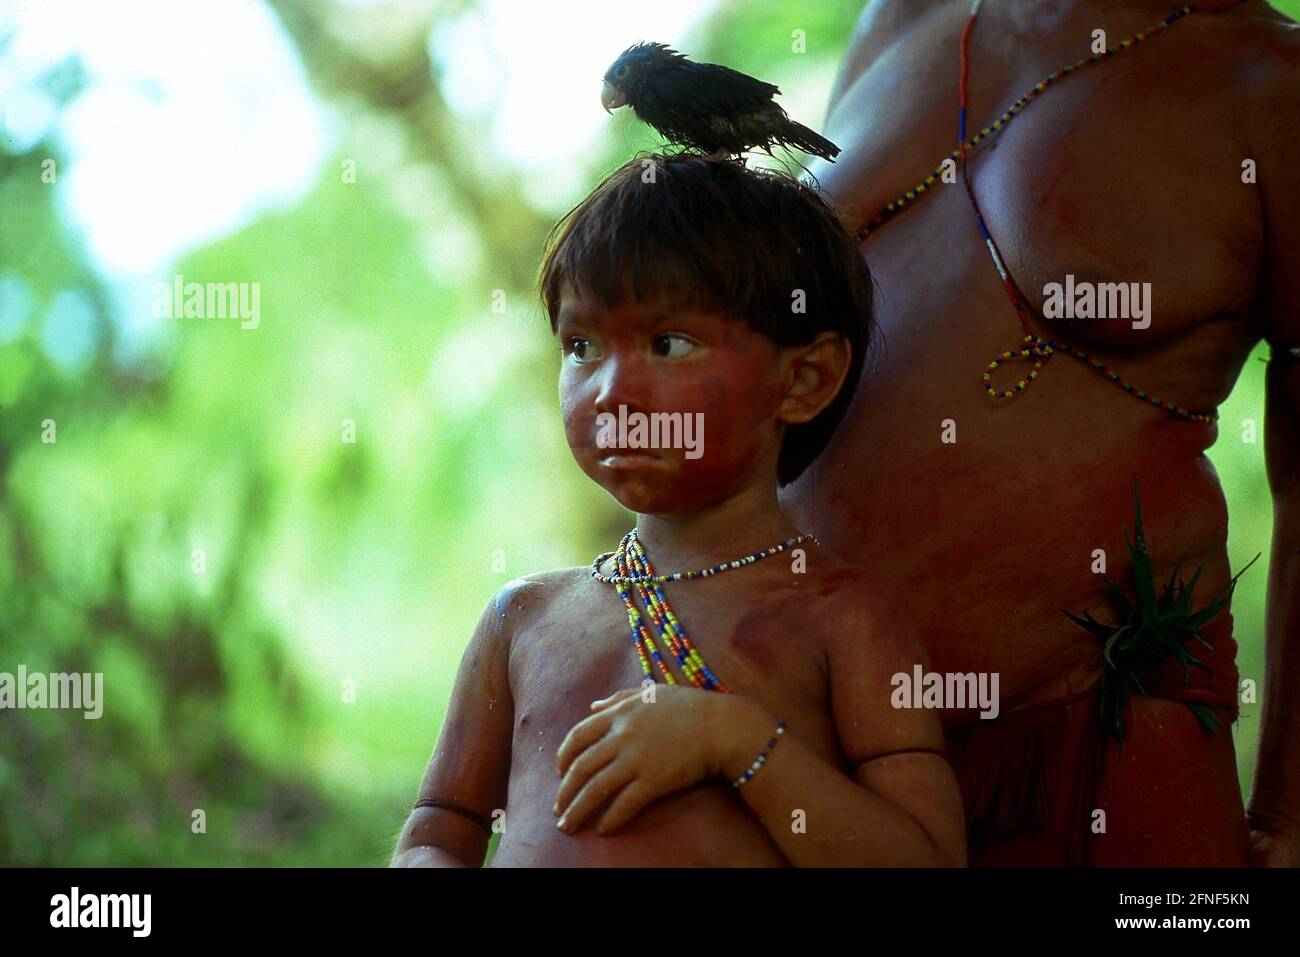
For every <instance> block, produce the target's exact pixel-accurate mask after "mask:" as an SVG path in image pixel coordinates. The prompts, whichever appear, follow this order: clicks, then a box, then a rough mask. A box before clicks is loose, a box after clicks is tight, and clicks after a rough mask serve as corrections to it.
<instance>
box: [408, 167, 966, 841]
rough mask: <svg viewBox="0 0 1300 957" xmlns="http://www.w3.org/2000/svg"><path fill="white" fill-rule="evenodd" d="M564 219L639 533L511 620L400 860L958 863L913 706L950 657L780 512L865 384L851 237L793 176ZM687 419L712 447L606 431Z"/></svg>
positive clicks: (594, 430) (518, 598)
mask: <svg viewBox="0 0 1300 957" xmlns="http://www.w3.org/2000/svg"><path fill="white" fill-rule="evenodd" d="M561 227H564V228H563V230H562V231H561V232H560V235H559V238H558V240H556V241H554V242H553V243H552V244H551V247H550V248H549V250H548V252H547V255H546V259H545V262H544V264H543V267H542V273H541V280H540V287H541V292H542V297H543V299H544V301H545V304H546V308H547V311H548V313H549V316H550V320H551V326H552V330H553V332H554V333H555V334H556V336H557V337H558V338H559V339H560V342H561V346H562V350H563V360H562V369H561V372H560V400H561V408H562V411H563V419H564V428H565V435H566V438H567V440H568V443H569V446H570V448H571V449H572V450H573V455H574V458H575V459H576V460H577V462H578V465H579V466H580V467H581V468H582V470H583V471H584V472H585V473H586V474H587V475H588V476H589V477H590V478H591V479H592V480H593V481H595V482H596V483H597V484H599V485H600V486H601V487H603V488H604V489H606V490H607V491H608V492H609V493H610V494H611V495H612V496H613V497H614V498H615V499H616V500H617V501H618V502H619V503H620V504H621V505H623V506H624V507H625V508H627V509H629V510H630V511H632V512H634V513H636V526H635V532H636V537H635V539H631V538H625V539H624V543H623V546H621V547H620V550H619V552H620V553H619V555H616V556H613V557H610V556H605V557H602V558H601V559H600V560H599V561H598V564H597V565H596V566H595V567H594V568H593V567H591V566H587V567H580V568H569V569H564V570H562V571H555V572H548V573H543V574H537V575H528V576H525V577H523V578H520V579H517V580H516V581H513V582H511V583H509V584H507V585H506V586H504V587H503V588H502V589H501V590H500V591H499V592H497V594H496V595H495V596H494V597H493V598H492V600H491V601H490V602H488V605H487V607H486V608H485V609H484V612H483V616H482V618H481V620H480V621H479V624H478V627H477V629H476V630H475V632H474V636H473V638H472V639H471V641H470V644H469V647H468V648H467V650H466V652H465V656H464V659H463V660H462V663H461V666H460V671H459V673H458V676H457V679H456V685H455V690H454V692H453V695H452V701H451V705H450V708H449V710H448V712H447V718H446V721H445V722H444V724H443V726H442V731H441V734H440V736H439V740H438V744H437V748H436V750H435V752H434V755H433V758H432V760H431V761H430V763H429V767H428V771H427V772H426V774H425V776H424V781H423V784H422V786H421V789H420V800H419V801H418V802H417V804H416V808H415V810H414V811H413V813H412V814H411V816H410V818H409V819H408V820H407V822H406V824H405V826H404V828H403V831H402V836H401V839H400V841H399V843H398V846H397V850H396V852H395V854H394V857H393V861H392V863H393V865H394V866H434V867H461V866H464V867H478V866H481V865H482V863H483V858H484V853H485V850H486V848H487V844H488V840H489V838H490V837H491V835H492V833H493V830H497V831H499V832H500V834H501V838H500V843H499V845H498V847H497V850H496V853H495V856H494V858H493V861H492V863H493V865H494V866H574V865H576V866H627V865H639V866H646V865H650V866H653V865H686V866H701V865H705V866H707V865H730V866H783V865H791V864H793V865H799V866H809V865H964V864H965V862H966V846H965V827H964V818H963V813H962V802H961V797H960V794H959V792H958V789H957V783H956V780H955V777H954V775H953V772H952V770H951V768H950V767H949V765H948V762H947V760H946V759H945V758H944V756H943V753H942V748H943V735H942V732H941V729H940V724H939V720H938V718H937V716H936V714H935V713H934V712H933V711H927V710H922V709H914V710H911V709H907V710H896V709H895V708H894V707H892V705H891V694H892V692H893V691H894V685H893V684H892V683H891V677H892V676H893V675H895V674H898V673H905V674H908V675H910V674H911V673H912V670H913V666H914V665H917V664H918V663H919V664H921V665H922V667H923V668H926V669H928V666H929V662H928V660H927V658H926V655H925V652H924V650H923V649H922V647H921V646H920V645H919V643H918V641H917V638H916V637H915V634H914V632H913V630H912V628H911V625H910V623H909V619H908V617H907V613H906V611H905V608H906V606H905V604H903V603H902V602H901V601H900V600H899V599H898V597H897V596H896V595H895V594H894V593H893V591H892V589H891V588H890V587H889V586H888V585H887V583H886V582H885V581H883V580H882V579H881V577H880V576H879V574H877V573H874V572H873V571H871V570H870V569H869V568H864V567H862V565H860V564H855V565H849V564H846V563H845V562H843V561H841V560H840V559H838V558H836V557H834V556H833V555H832V554H830V553H829V552H827V551H825V550H824V549H822V548H821V547H820V546H818V545H817V544H816V543H815V540H813V539H811V538H808V537H804V538H801V537H800V532H799V530H798V529H796V528H794V527H793V526H792V525H791V523H790V522H789V520H788V519H787V518H786V517H785V515H783V514H782V512H781V508H780V506H779V504H778V498H777V490H778V486H779V485H783V484H785V483H788V482H790V481H791V480H793V479H794V478H795V477H797V476H798V475H799V473H800V472H801V471H802V470H803V469H804V468H805V467H806V466H807V465H808V464H809V462H811V461H812V459H813V458H815V457H816V455H817V454H818V453H819V452H820V451H821V450H822V448H823V447H824V446H825V445H826V444H827V443H828V442H829V441H830V440H831V437H832V434H833V432H834V429H835V426H836V424H837V423H838V421H839V420H840V418H841V417H842V415H843V414H844V411H845V409H846V407H847V406H848V404H849V402H850V400H851V398H852V395H853V392H854V387H855V384H856V382H857V379H858V375H859V373H860V371H861V369H862V367H863V359H864V355H865V350H866V347H867V345H868V340H869V338H870V332H871V318H870V316H871V281H870V277H869V275H868V274H867V269H866V266H865V264H864V262H863V260H862V257H861V256H860V255H859V253H858V249H857V246H856V244H855V242H854V240H853V238H852V237H851V235H850V234H849V233H848V232H847V231H846V230H845V229H844V228H843V226H842V224H841V223H840V221H839V220H838V219H837V217H836V216H835V214H834V213H833V212H832V211H831V210H830V209H829V208H828V207H827V205H826V204H825V203H824V202H823V201H822V200H821V199H820V197H819V196H818V195H817V193H816V192H814V191H813V190H812V189H811V188H809V187H808V186H805V185H804V184H802V183H799V182H798V181H796V180H794V179H793V178H791V177H790V176H788V175H785V174H782V173H778V172H771V171H761V170H754V169H749V168H746V167H745V166H744V165H743V163H737V162H733V161H713V160H708V159H705V158H703V157H699V156H692V155H679V156H659V155H652V156H649V157H646V158H641V157H638V158H636V159H633V160H632V161H630V162H629V163H627V164H626V165H624V166H622V167H621V168H619V169H618V170H616V171H615V172H614V173H613V174H611V175H610V176H609V177H608V178H607V179H606V180H605V181H604V182H603V183H601V184H600V186H598V187H597V188H596V189H595V191H594V192H593V193H592V194H591V195H590V196H588V197H587V198H586V199H585V200H584V201H583V202H582V203H581V204H579V205H578V206H577V207H576V208H575V209H574V210H572V211H571V212H570V213H569V214H568V215H567V216H566V217H565V218H564V220H561V222H560V223H559V224H558V225H557V227H556V228H557V230H560V228H561ZM553 235H554V234H553ZM674 413H676V414H677V418H676V421H677V422H692V423H696V424H697V425H699V426H700V428H698V429H697V430H696V434H695V435H694V436H692V437H690V441H689V442H687V441H685V440H683V436H684V435H685V434H686V430H680V429H679V430H678V431H675V432H674V431H672V430H668V429H666V430H664V431H668V432H671V433H672V436H671V437H672V438H673V439H674V440H675V441H674V442H667V441H661V442H660V443H659V445H658V447H652V448H646V447H644V441H640V440H634V439H631V438H629V436H630V435H631V434H632V433H631V432H627V433H626V434H624V431H625V430H622V429H620V430H617V431H618V432H619V434H618V435H611V432H612V431H616V430H614V429H613V428H612V425H611V424H612V423H614V422H617V421H619V417H620V415H622V416H623V418H622V420H621V421H622V423H625V424H626V423H633V422H635V421H636V420H637V417H638V416H641V417H643V418H642V420H643V421H644V419H645V417H653V416H654V415H655V414H662V415H663V416H664V418H663V419H662V420H661V421H668V420H670V419H671V418H672V416H673V414H674ZM613 439H621V441H620V442H618V444H617V445H616V446H615V445H612V440H613ZM701 440H702V441H701ZM638 445H640V447H638ZM673 445H676V446H677V447H672V446H673ZM688 446H689V447H688ZM882 507H888V505H887V503H882ZM581 518H582V517H581V516H575V520H578V521H581ZM612 544H613V543H611V545H612ZM778 549H779V550H778ZM642 555H644V556H645V557H646V560H647V561H648V562H649V564H648V565H647V564H644V563H643V562H642V559H641V558H640V557H639V556H642ZM755 555H761V556H762V557H761V558H759V559H754V560H747V561H745V562H736V561H735V560H737V559H742V558H745V557H746V556H751V557H752V556H755ZM854 558H855V560H856V561H857V562H860V563H863V564H866V565H876V566H879V565H881V564H885V563H887V562H888V556H877V555H858V556H854ZM715 566H722V567H721V568H717V569H716V570H715V571H714V572H713V573H711V574H707V575H701V576H691V577H689V578H683V579H681V580H676V581H672V582H668V583H663V584H660V586H659V588H658V591H656V590H655V589H654V588H653V587H649V586H648V585H646V584H644V583H642V584H638V583H636V582H633V581H629V579H631V578H633V577H634V576H636V575H638V574H641V575H645V574H652V573H653V574H657V575H660V576H662V575H665V574H671V573H675V572H687V571H695V570H701V569H713V568H715ZM650 568H653V572H651V571H650V570H649V569H650ZM593 571H595V572H597V573H598V574H599V576H600V578H599V579H598V578H596V577H594V576H593ZM611 578H612V579H614V583H608V582H609V579H611ZM639 596H644V597H639ZM647 601H648V602H649V607H647ZM664 601H670V602H671V609H665V608H664V607H663V602H664ZM638 625H639V627H638ZM630 626H631V627H630ZM634 633H635V634H636V636H637V638H638V639H639V645H638V644H635V643H634V642H633V640H632V637H633V634H634ZM683 633H684V637H682V636H683ZM674 643H675V644H676V646H677V649H678V652H680V655H679V654H677V653H674V652H673V650H672V648H671V647H670V646H671V645H673V644H674ZM654 646H657V649H658V650H654ZM683 667H684V668H685V670H683ZM665 672H666V673H667V675H671V676H672V680H673V682H674V683H669V682H668V681H667V680H665V678H666V676H665ZM650 676H655V677H656V680H657V683H654V684H643V682H648V681H649V677H650Z"/></svg>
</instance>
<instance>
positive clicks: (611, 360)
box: [596, 355, 653, 415]
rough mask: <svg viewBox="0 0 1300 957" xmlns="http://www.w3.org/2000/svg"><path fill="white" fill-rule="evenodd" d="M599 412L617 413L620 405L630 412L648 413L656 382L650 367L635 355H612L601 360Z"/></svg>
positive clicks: (597, 394) (597, 403)
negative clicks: (654, 382)
mask: <svg viewBox="0 0 1300 957" xmlns="http://www.w3.org/2000/svg"><path fill="white" fill-rule="evenodd" d="M599 376H600V385H599V387H598V389H597V392H596V412H597V413H598V414H599V413H601V412H609V413H610V414H612V415H617V414H618V408H619V406H620V405H622V406H626V407H627V410H628V411H629V412H649V411H652V410H651V409H650V408H649V405H650V401H651V395H652V389H653V383H652V381H651V373H650V370H649V369H648V368H647V367H646V364H645V363H644V362H641V361H640V360H639V359H638V358H637V357H635V356H617V355H614V356H609V357H607V358H606V360H605V361H604V362H602V363H601V368H600V372H599Z"/></svg>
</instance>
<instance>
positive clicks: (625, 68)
mask: <svg viewBox="0 0 1300 957" xmlns="http://www.w3.org/2000/svg"><path fill="white" fill-rule="evenodd" d="M630 69H631V67H629V66H628V65H627V64H626V63H624V64H622V65H621V66H620V67H619V68H618V69H617V70H615V71H614V76H615V77H617V78H618V79H620V80H621V79H623V77H625V76H627V71H628V70H630Z"/></svg>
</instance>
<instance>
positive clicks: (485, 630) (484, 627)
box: [389, 582, 520, 867]
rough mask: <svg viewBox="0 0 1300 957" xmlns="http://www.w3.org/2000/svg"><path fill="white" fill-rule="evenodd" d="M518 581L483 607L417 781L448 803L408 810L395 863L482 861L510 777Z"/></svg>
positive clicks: (426, 796)
mask: <svg viewBox="0 0 1300 957" xmlns="http://www.w3.org/2000/svg"><path fill="white" fill-rule="evenodd" d="M519 585H520V583H519V582H512V583H510V584H509V585H506V586H505V587H503V588H502V589H501V590H500V591H498V592H497V593H496V594H495V595H494V596H493V597H492V600H491V601H489V602H488V603H487V607H486V608H484V609H483V615H482V617H480V618H479V622H478V626H477V627H476V628H475V629H474V635H473V637H472V638H471V639H470V643H469V646H468V647H467V648H466V649H465V654H464V657H462V658H461V662H460V669H459V671H458V672H457V674H456V685H455V688H454V690H453V691H452V696H451V703H450V704H449V705H448V708H447V716H446V718H445V719H444V721H443V723H442V730H441V732H440V733H439V735H438V744H437V747H436V748H435V749H434V753H433V757H432V759H431V760H430V761H429V767H428V770H427V771H426V772H425V774H424V781H423V783H422V784H421V785H420V800H421V801H428V802H435V801H436V802H440V803H442V804H443V806H442V807H417V808H416V809H415V810H414V811H413V812H412V813H411V816H410V817H408V818H407V820H406V823H405V824H404V825H403V826H402V836H401V838H400V839H399V840H398V842H397V849H396V850H395V851H394V852H393V859H392V861H391V863H390V865H389V866H391V867H481V866H482V865H483V857H484V854H485V853H486V852H487V845H488V840H489V838H491V836H492V834H491V831H490V827H491V822H492V820H493V812H494V811H497V810H499V809H503V808H504V807H505V803H506V793H507V788H508V785H509V780H510V755H511V748H512V745H513V739H514V712H515V709H514V700H513V698H512V697H511V694H510V676H509V671H508V666H509V658H510V637H511V634H512V633H513V625H514V622H513V620H512V618H511V616H510V611H511V609H512V604H513V603H512V596H513V595H514V593H515V592H516V591H517V590H518V588H519ZM448 805H450V807H448ZM476 819H477V820H476Z"/></svg>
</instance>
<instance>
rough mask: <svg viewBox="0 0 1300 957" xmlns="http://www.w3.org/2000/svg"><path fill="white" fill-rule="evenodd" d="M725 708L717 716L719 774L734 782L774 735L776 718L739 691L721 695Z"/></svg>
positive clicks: (716, 765)
mask: <svg viewBox="0 0 1300 957" xmlns="http://www.w3.org/2000/svg"><path fill="white" fill-rule="evenodd" d="M718 697H719V698H720V699H726V700H725V701H719V704H720V705H722V707H720V708H719V711H720V712H721V713H720V714H719V715H718V718H717V721H718V724H717V727H718V733H717V735H716V737H715V740H716V741H717V742H718V744H719V754H718V760H717V762H716V763H715V768H716V769H717V773H718V774H719V775H720V776H722V777H724V778H726V779H727V781H729V782H734V781H735V780H737V779H738V778H739V777H740V776H741V775H743V774H744V773H745V772H746V771H747V770H749V768H750V767H751V766H752V765H753V763H754V759H755V758H756V757H757V756H758V755H759V754H761V753H762V752H763V750H764V745H765V744H766V743H767V741H768V740H769V739H770V738H771V737H772V729H773V728H774V727H776V724H777V719H776V718H775V717H773V716H772V715H770V714H768V713H767V711H766V710H765V709H764V708H763V707H762V705H760V704H759V703H758V702H756V701H754V700H753V699H752V698H745V697H742V696H741V695H737V694H723V695H718Z"/></svg>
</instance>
